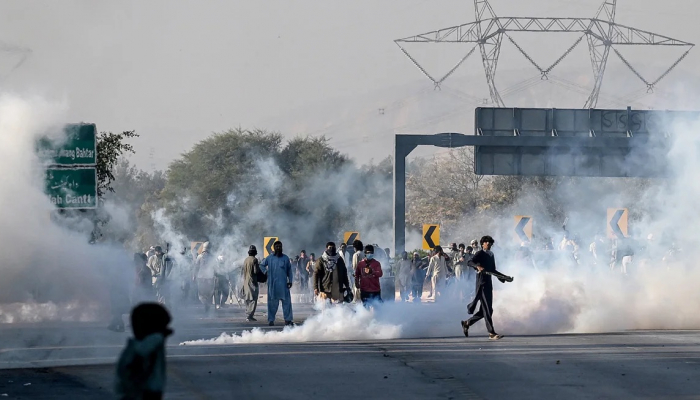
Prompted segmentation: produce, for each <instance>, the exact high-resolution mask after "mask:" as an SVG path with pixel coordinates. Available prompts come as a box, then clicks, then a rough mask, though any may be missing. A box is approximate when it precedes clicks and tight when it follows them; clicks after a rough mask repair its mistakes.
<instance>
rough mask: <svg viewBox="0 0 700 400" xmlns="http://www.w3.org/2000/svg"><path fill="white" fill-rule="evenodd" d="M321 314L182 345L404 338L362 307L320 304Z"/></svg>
mask: <svg viewBox="0 0 700 400" xmlns="http://www.w3.org/2000/svg"><path fill="white" fill-rule="evenodd" d="M318 308H319V309H320V310H319V311H318V313H317V314H316V315H314V316H312V317H310V318H308V319H307V320H306V321H304V323H303V324H302V325H298V326H293V327H285V328H284V329H283V330H281V331H276V330H275V331H268V332H265V331H263V330H262V329H259V328H255V329H252V330H250V331H244V332H243V333H241V334H240V335H237V334H227V333H222V334H221V335H220V336H219V337H217V338H214V339H202V340H192V341H187V342H183V343H181V345H212V344H241V343H298V342H327V341H340V340H387V339H396V338H399V337H401V330H402V328H401V326H398V325H392V324H388V323H383V322H379V321H377V319H376V318H375V314H374V311H372V310H368V309H366V308H364V307H362V306H360V305H356V306H350V305H338V306H333V307H329V306H326V305H323V303H321V304H320V305H319V307H318Z"/></svg>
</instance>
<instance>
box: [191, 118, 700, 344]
mask: <svg viewBox="0 0 700 400" xmlns="http://www.w3.org/2000/svg"><path fill="white" fill-rule="evenodd" d="M674 128H675V131H676V134H675V135H673V137H672V138H669V139H662V140H669V141H670V146H669V147H668V148H670V151H669V153H668V156H667V157H654V158H644V159H638V160H631V161H633V162H647V163H650V164H651V165H650V166H651V167H654V168H658V169H659V170H664V169H666V170H667V171H669V175H668V178H667V179H654V180H640V179H609V178H586V179H574V180H572V181H571V182H569V183H566V184H562V185H560V186H559V187H558V188H557V190H556V191H555V192H554V196H555V197H556V199H557V201H558V202H559V203H560V205H561V208H562V210H561V212H562V213H563V214H564V215H570V216H572V218H570V222H569V224H568V226H567V229H568V231H569V232H570V234H571V235H575V236H578V237H580V239H579V241H580V249H579V251H580V252H581V254H582V255H583V259H584V261H583V263H582V264H581V265H579V266H577V267H572V266H571V264H570V257H569V256H567V255H564V254H561V253H558V252H554V253H550V254H549V256H548V257H549V258H550V260H549V261H550V262H549V263H548V266H545V265H543V264H539V265H537V264H535V265H534V266H529V267H528V266H524V265H522V263H519V262H517V261H515V260H513V259H512V258H510V257H508V256H507V253H508V252H507V251H505V250H506V249H510V250H513V247H517V246H518V245H519V243H516V242H515V239H514V238H513V234H512V227H513V216H514V215H533V216H534V217H535V220H536V224H537V225H538V227H537V228H536V232H537V234H538V235H541V236H549V237H551V238H553V240H554V241H555V245H558V241H559V240H560V239H561V238H562V235H563V230H562V229H561V226H562V222H563V221H560V220H554V219H552V218H551V217H550V215H551V213H550V212H549V211H550V210H546V209H545V208H544V205H543V202H541V201H540V199H541V196H542V192H541V191H538V190H534V189H533V190H526V191H524V192H523V193H522V194H521V196H520V198H519V201H518V202H516V204H515V205H514V206H512V207H511V208H510V209H509V210H507V211H506V212H505V214H509V215H507V216H504V217H497V218H495V219H493V220H492V221H491V222H490V224H488V225H487V226H486V225H485V226H484V227H481V229H482V232H481V234H492V235H493V236H495V237H496V241H497V246H496V248H495V250H494V251H495V254H496V260H497V264H498V268H499V270H501V271H503V272H505V273H507V274H511V275H514V276H515V277H516V279H515V282H513V283H510V284H500V283H498V282H496V283H495V293H494V308H495V313H494V322H495V324H496V329H497V330H498V331H499V332H502V333H506V334H510V335H513V334H553V333H591V332H605V331H616V330H627V329H700V315H699V314H697V312H695V308H694V306H693V305H694V304H697V302H698V301H700V291H698V290H697V283H696V282H697V281H698V280H699V279H700V270H699V269H698V268H697V265H696V260H697V258H698V256H699V254H697V252H698V250H697V249H700V237H698V235H697V233H696V232H695V227H696V226H698V225H699V224H700V215H698V213H697V212H696V199H697V198H698V195H699V194H700V180H698V179H697V171H700V137H698V136H697V135H696V132H700V121H686V122H685V123H678V124H677V125H676V126H675V127H674ZM659 151H662V150H659ZM634 154H635V153H633V155H632V157H635V155H634ZM654 163H656V164H654ZM631 186H634V187H633V188H632V189H630V187H631ZM612 207H628V208H629V209H630V211H631V213H632V214H633V215H636V217H635V218H632V219H631V220H630V232H631V233H632V234H633V235H634V236H635V239H638V240H640V241H642V242H644V240H645V239H646V236H647V234H653V235H654V237H655V238H656V240H654V241H649V242H646V243H644V245H645V246H647V247H648V251H649V253H650V254H651V255H652V257H653V260H652V261H651V262H646V263H645V262H642V259H641V257H637V259H636V262H635V263H634V264H632V266H631V267H630V268H629V274H628V275H622V274H621V273H620V272H619V266H618V269H617V270H616V271H611V270H610V268H609V266H608V261H607V258H608V257H609V255H608V253H605V254H604V257H605V258H604V259H603V261H602V262H599V263H598V265H595V266H594V265H592V263H591V261H592V260H591V259H590V257H587V253H588V245H589V244H590V242H591V241H592V240H593V237H594V236H595V235H601V234H602V235H604V234H605V223H606V221H605V216H606V215H605V214H606V209H607V208H612ZM466 223H469V221H465V224H466ZM469 239H471V238H463V240H461V241H464V242H466V241H467V240H469ZM443 241H444V240H443ZM511 243H512V244H511ZM672 243H675V245H676V247H680V248H682V249H683V251H682V252H681V253H679V254H677V255H676V257H675V258H674V259H673V260H671V261H669V262H667V263H662V262H661V258H662V257H663V255H664V254H665V253H666V252H667V251H668V250H669V246H671V244H672ZM601 264H602V265H601ZM469 289H471V286H470V287H469ZM444 300H445V301H443V302H442V304H440V303H437V304H434V305H430V306H420V305H413V304H405V303H401V304H384V305H383V306H382V307H380V308H379V309H378V310H377V312H374V313H367V312H359V311H356V312H351V311H350V309H349V308H348V307H338V308H337V309H333V310H331V311H330V312H329V311H326V312H325V313H320V314H319V315H316V316H314V317H312V318H311V319H310V320H309V321H308V322H307V323H308V324H309V325H308V327H304V326H301V327H296V328H294V329H285V330H284V331H283V332H267V333H265V332H262V331H260V330H255V331H253V332H244V333H243V334H242V335H241V336H237V335H227V334H223V335H222V336H220V337H219V338H215V339H211V340H203V341H195V342H196V344H231V343H270V342H298V341H326V340H370V339H383V338H386V337H387V336H392V335H388V334H387V332H393V335H396V336H392V337H397V336H400V337H424V336H432V337H435V336H459V335H461V331H460V328H459V325H458V323H457V322H458V321H459V320H460V319H466V318H467V317H468V316H467V315H466V307H465V304H464V303H460V302H457V301H456V300H450V299H444ZM345 325H349V326H355V327H357V328H356V329H355V331H354V332H353V333H351V334H348V333H344V331H341V332H336V331H335V330H334V329H335V328H334V327H337V326H345ZM368 326H372V327H377V326H381V327H383V328H382V329H380V330H377V329H366V328H367V327H368ZM473 330H474V333H475V334H480V333H483V332H484V331H485V330H484V328H483V324H478V325H477V326H475V327H474V328H473ZM187 344H195V343H194V342H193V343H187Z"/></svg>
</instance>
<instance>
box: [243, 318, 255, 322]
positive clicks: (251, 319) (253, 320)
mask: <svg viewBox="0 0 700 400" xmlns="http://www.w3.org/2000/svg"><path fill="white" fill-rule="evenodd" d="M245 320H246V321H247V322H255V321H257V319H255V318H253V317H248V318H246V319H245Z"/></svg>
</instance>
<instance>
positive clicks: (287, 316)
mask: <svg viewBox="0 0 700 400" xmlns="http://www.w3.org/2000/svg"><path fill="white" fill-rule="evenodd" d="M272 250H273V253H272V254H270V255H269V256H267V257H265V259H264V260H263V262H262V264H261V265H260V269H261V270H262V271H263V272H264V273H265V274H266V275H267V321H268V323H269V325H270V326H274V325H275V317H276V316H277V309H278V308H279V305H280V301H281V302H282V312H283V314H284V324H285V325H294V321H293V318H294V315H293V314H292V294H291V293H290V292H289V290H290V289H291V288H292V282H294V270H293V269H292V262H291V261H290V260H289V257H288V256H287V255H286V254H283V253H282V242H280V241H279V240H278V241H276V242H275V243H274V244H273V245H272Z"/></svg>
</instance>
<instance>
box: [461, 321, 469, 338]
mask: <svg viewBox="0 0 700 400" xmlns="http://www.w3.org/2000/svg"><path fill="white" fill-rule="evenodd" d="M462 332H464V336H465V337H469V322H468V321H462Z"/></svg>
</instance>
